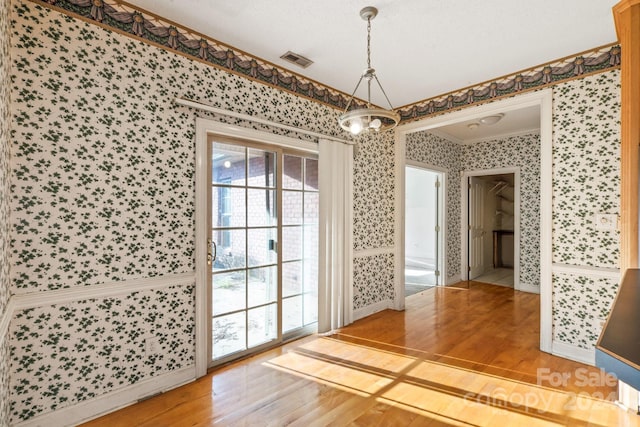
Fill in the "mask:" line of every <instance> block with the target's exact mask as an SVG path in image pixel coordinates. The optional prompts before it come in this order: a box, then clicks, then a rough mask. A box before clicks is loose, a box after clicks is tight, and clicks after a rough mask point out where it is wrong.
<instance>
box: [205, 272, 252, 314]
mask: <svg viewBox="0 0 640 427" xmlns="http://www.w3.org/2000/svg"><path fill="white" fill-rule="evenodd" d="M212 281H213V292H212V293H211V298H212V300H213V315H214V316H216V315H218V314H224V313H229V312H231V311H237V310H242V309H243V308H246V301H247V292H246V283H245V273H244V270H243V271H234V272H231V273H222V274H214V275H213V278H212Z"/></svg>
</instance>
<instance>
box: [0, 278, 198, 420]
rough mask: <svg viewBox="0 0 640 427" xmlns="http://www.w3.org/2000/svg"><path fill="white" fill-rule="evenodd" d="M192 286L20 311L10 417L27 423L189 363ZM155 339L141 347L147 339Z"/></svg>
mask: <svg viewBox="0 0 640 427" xmlns="http://www.w3.org/2000/svg"><path fill="white" fill-rule="evenodd" d="M194 307H195V302H194V286H169V287H167V288H165V289H162V290H147V291H144V292H135V293H131V294H129V295H127V296H126V297H122V298H120V297H119V298H115V297H111V298H103V299H90V300H83V301H75V302H73V303H67V304H64V305H51V306H46V307H38V308H31V309H27V310H23V311H19V312H18V313H17V314H16V315H15V316H14V319H13V322H12V325H11V342H12V345H11V347H12V348H11V367H12V370H11V378H10V384H11V390H12V393H13V396H12V405H11V419H12V422H13V423H15V422H17V421H23V420H28V419H29V418H31V417H33V416H35V415H39V414H41V413H43V412H47V411H50V410H55V409H59V408H64V407H66V406H69V405H72V404H74V403H77V402H81V401H84V400H87V399H91V398H93V397H96V396H100V395H101V394H104V393H107V392H110V391H113V390H114V389H117V388H121V387H124V386H128V385H131V384H135V383H137V382H138V381H140V380H141V379H144V378H149V377H153V376H156V375H160V374H163V373H167V372H170V371H172V370H176V369H180V368H184V367H188V366H191V365H193V364H194V363H195V361H194V355H195V347H194V342H195V317H194V316H195V308H194ZM150 336H155V337H156V338H158V341H159V343H160V349H161V350H160V351H159V352H158V353H157V354H147V353H146V352H145V341H144V339H145V338H146V337H150Z"/></svg>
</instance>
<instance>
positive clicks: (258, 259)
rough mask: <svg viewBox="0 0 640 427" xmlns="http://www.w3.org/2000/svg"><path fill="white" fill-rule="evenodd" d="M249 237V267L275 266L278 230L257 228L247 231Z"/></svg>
mask: <svg viewBox="0 0 640 427" xmlns="http://www.w3.org/2000/svg"><path fill="white" fill-rule="evenodd" d="M247 233H248V235H249V240H248V243H249V265H248V266H249V267H258V266H261V265H268V264H275V263H276V262H277V259H278V258H277V253H276V228H256V229H251V230H247Z"/></svg>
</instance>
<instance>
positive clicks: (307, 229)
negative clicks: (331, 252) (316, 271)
mask: <svg viewBox="0 0 640 427" xmlns="http://www.w3.org/2000/svg"><path fill="white" fill-rule="evenodd" d="M319 250H320V243H319V241H318V226H317V225H305V226H304V258H305V260H308V261H309V262H315V263H316V264H317V263H318V251H319Z"/></svg>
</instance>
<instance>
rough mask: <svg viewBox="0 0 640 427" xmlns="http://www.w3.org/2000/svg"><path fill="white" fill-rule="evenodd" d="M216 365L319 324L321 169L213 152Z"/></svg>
mask: <svg viewBox="0 0 640 427" xmlns="http://www.w3.org/2000/svg"><path fill="white" fill-rule="evenodd" d="M211 148H212V149H211V163H212V169H211V172H212V179H211V245H210V246H211V247H210V251H211V257H212V259H213V262H212V265H211V313H212V321H211V328H212V331H211V337H212V357H213V363H214V364H216V363H222V362H225V361H227V360H230V359H232V358H235V357H237V356H240V355H244V354H247V353H250V352H251V351H255V349H256V348H263V347H264V346H266V345H270V344H271V343H277V342H280V341H281V340H282V339H283V334H285V333H286V335H287V338H290V337H293V336H297V335H300V334H302V333H304V332H305V331H307V330H309V328H308V327H311V326H313V324H314V323H315V322H317V317H318V307H317V305H318V295H317V294H318V292H317V286H318V219H319V218H318V212H319V209H318V201H319V200H318V199H319V198H318V175H317V172H318V162H317V159H313V158H308V157H306V156H300V155H292V154H283V153H282V152H279V151H276V150H274V151H269V150H263V149H259V148H254V147H252V146H242V145H238V144H236V143H231V142H230V143H226V142H213V143H212V145H211Z"/></svg>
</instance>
